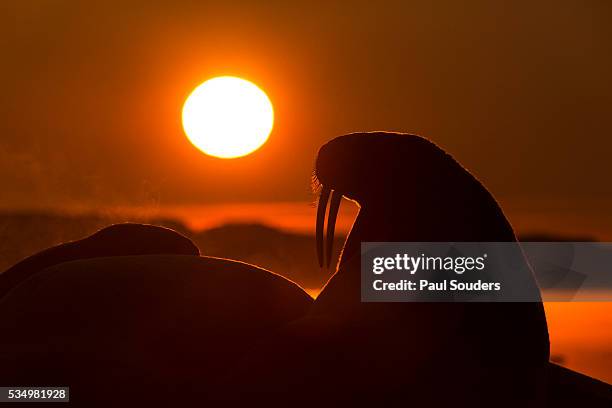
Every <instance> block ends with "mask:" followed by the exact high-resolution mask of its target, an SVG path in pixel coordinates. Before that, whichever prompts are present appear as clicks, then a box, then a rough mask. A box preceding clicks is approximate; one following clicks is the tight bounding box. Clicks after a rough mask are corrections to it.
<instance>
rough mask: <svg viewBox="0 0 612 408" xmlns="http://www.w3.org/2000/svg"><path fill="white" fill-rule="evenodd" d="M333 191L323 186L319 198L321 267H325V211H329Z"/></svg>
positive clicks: (319, 257) (318, 216)
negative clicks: (328, 204)
mask: <svg viewBox="0 0 612 408" xmlns="http://www.w3.org/2000/svg"><path fill="white" fill-rule="evenodd" d="M330 193H331V189H330V188H329V187H325V186H323V190H322V191H321V195H320V196H319V207H318V208H317V227H316V239H317V259H318V260H319V267H320V268H322V267H323V224H324V222H325V210H327V201H328V200H329V194H330Z"/></svg>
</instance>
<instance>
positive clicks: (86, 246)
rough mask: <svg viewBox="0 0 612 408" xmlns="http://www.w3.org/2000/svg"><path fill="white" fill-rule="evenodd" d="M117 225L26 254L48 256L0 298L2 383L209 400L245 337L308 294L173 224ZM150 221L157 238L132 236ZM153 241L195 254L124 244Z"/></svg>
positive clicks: (76, 400) (255, 335)
mask: <svg viewBox="0 0 612 408" xmlns="http://www.w3.org/2000/svg"><path fill="white" fill-rule="evenodd" d="M115 228H116V227H111V228H109V229H105V230H103V231H101V232H99V233H97V234H94V236H92V237H89V238H87V239H85V240H81V241H77V242H74V243H71V244H69V245H67V246H63V247H62V246H61V247H56V248H54V249H55V251H45V252H43V253H42V254H39V255H38V256H34V257H31V258H30V259H31V260H37V261H39V262H38V263H37V262H31V263H30V265H35V266H41V264H42V263H44V262H47V263H48V264H51V263H55V264H54V265H52V266H49V267H47V268H45V269H42V270H39V271H36V273H32V274H30V276H29V278H28V279H25V280H24V281H22V282H20V283H19V284H18V285H16V286H15V287H13V288H12V290H10V291H9V292H8V293H7V294H6V295H5V296H4V297H3V298H1V299H0V333H2V335H1V336H0V383H1V384H11V385H14V386H17V385H23V386H25V385H45V386H52V385H55V386H62V385H64V386H65V385H69V386H70V388H71V403H72V404H73V405H76V406H87V407H90V406H135V405H149V406H172V405H186V404H195V403H196V402H197V403H204V404H205V403H206V401H209V400H211V399H212V398H213V396H214V395H216V394H217V393H219V392H221V390H223V389H225V390H228V388H227V387H225V388H224V387H222V385H223V384H224V382H225V381H226V379H227V377H228V373H229V372H231V371H232V370H233V369H235V366H236V365H237V364H239V361H240V359H241V358H242V356H243V354H244V353H248V352H249V348H250V346H251V344H254V343H256V342H257V341H258V339H260V338H264V337H265V336H266V335H267V334H268V333H269V332H272V331H273V330H275V329H277V328H279V327H281V326H283V325H284V324H286V323H288V322H290V321H292V320H295V319H297V318H299V317H302V316H304V315H305V314H306V313H307V311H308V309H309V307H310V306H311V304H312V298H311V297H310V296H309V295H308V294H307V293H306V292H304V291H303V290H302V289H301V288H300V287H298V286H297V285H295V284H294V283H293V282H291V281H289V280H287V279H285V278H283V277H281V276H279V275H277V274H274V273H272V272H269V271H267V270H265V269H261V268H258V267H256V266H253V265H249V264H246V263H242V262H237V261H230V260H226V259H221V258H212V257H201V256H195V254H194V252H195V253H197V248H195V246H193V244H191V243H190V241H189V240H187V239H186V238H184V237H181V236H180V235H178V234H176V237H175V238H174V239H173V238H172V237H170V238H171V239H170V240H168V239H167V238H168V237H167V236H166V234H168V232H167V230H163V229H159V230H152V229H150V228H149V227H146V228H145V230H146V232H145V233H144V234H142V232H143V230H142V228H140V227H137V226H130V227H125V226H122V227H120V228H118V229H115ZM113 230H114V231H113ZM132 232H135V233H132ZM151 232H153V234H151ZM155 233H161V238H162V239H160V240H158V241H157V242H154V241H150V242H149V244H150V246H149V247H147V248H145V246H146V244H145V243H143V242H141V243H139V244H137V243H136V241H134V239H138V238H142V239H145V240H146V239H152V238H153V237H154V236H155V235H156V234H155ZM157 235H158V238H160V237H159V234H157ZM109 237H112V239H111V240H110V241H109V240H107V238H109ZM179 237H180V238H179ZM164 238H166V243H169V244H170V245H168V246H164V244H163V239H164ZM177 239H178V240H177ZM92 241H94V242H95V243H97V244H100V243H106V244H105V245H94V244H93V243H92ZM113 243H114V244H116V245H119V246H121V245H124V247H123V250H121V249H120V248H119V247H117V248H114V247H113ZM130 245H131V248H128V247H129V246H130ZM155 247H157V249H156V250H157V251H159V252H162V253H163V252H164V251H169V252H170V251H175V252H180V251H184V252H187V253H191V255H155V254H154V255H131V256H126V255H125V254H126V253H129V252H135V251H141V252H145V253H146V251H149V252H150V251H152V250H153V248H155ZM94 248H95V250H94ZM102 248H104V250H105V251H101V249H102ZM102 252H104V253H106V254H108V255H110V254H115V255H122V256H107V257H100V256H99V255H100V254H101V253H102ZM49 254H51V255H54V254H55V255H57V254H60V255H61V256H62V257H59V256H56V257H54V258H53V257H52V259H51V260H49V257H45V256H43V255H49ZM67 254H68V255H70V256H67ZM96 255H97V257H92V256H96ZM79 257H81V258H83V259H79ZM60 259H62V260H68V261H67V262H62V263H59V262H58V261H59V260H60ZM70 259H74V260H70ZM43 261H44V262H43ZM52 261H53V262H52ZM35 269H36V268H32V269H30V271H34V270H35ZM21 270H27V269H25V268H24V269H21Z"/></svg>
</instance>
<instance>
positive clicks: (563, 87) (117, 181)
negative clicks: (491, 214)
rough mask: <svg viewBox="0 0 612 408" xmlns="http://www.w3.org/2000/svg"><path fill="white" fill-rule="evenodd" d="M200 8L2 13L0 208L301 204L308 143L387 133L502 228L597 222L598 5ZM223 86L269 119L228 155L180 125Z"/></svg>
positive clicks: (607, 166)
mask: <svg viewBox="0 0 612 408" xmlns="http://www.w3.org/2000/svg"><path fill="white" fill-rule="evenodd" d="M200 3H202V2H196V1H175V2H156V1H153V2H151V1H147V2H144V1H120V2H119V1H104V2H76V1H65V2H55V1H42V0H41V1H28V2H20V1H8V2H2V5H1V6H0V8H1V10H0V20H1V21H0V41H1V42H2V49H3V57H2V58H3V63H2V64H0V81H2V89H3V98H2V99H1V100H0V119H1V120H0V132H1V134H2V138H0V180H2V183H3V192H2V198H1V200H0V207H1V208H30V207H33V206H36V207H43V208H44V207H62V206H90V207H93V208H103V207H108V206H114V205H132V206H134V205H135V206H151V205H152V206H167V205H208V204H213V205H215V204H216V203H225V202H232V203H242V202H274V201H278V202H295V201H297V202H304V201H309V200H311V199H312V197H311V196H310V192H309V181H310V174H311V171H312V164H313V157H314V155H315V153H316V150H317V148H318V146H319V145H320V144H321V143H323V142H324V141H326V140H328V139H330V138H332V137H333V136H335V135H339V134H342V133H345V132H350V131H357V130H375V129H385V130H400V131H407V132H413V133H417V134H421V135H424V136H427V137H430V138H431V139H433V140H434V141H435V142H437V143H439V144H440V145H441V146H443V147H445V148H446V149H447V150H448V151H450V152H451V153H452V154H453V155H455V156H456V157H457V158H458V159H459V160H460V161H461V162H462V163H463V164H464V165H465V166H466V167H468V168H469V169H471V170H472V171H473V172H474V173H475V174H476V175H477V176H478V177H479V178H480V179H481V180H482V181H483V182H484V183H485V184H486V186H487V187H488V188H489V189H490V190H491V191H492V192H493V193H494V194H495V195H496V197H498V198H499V199H500V200H501V202H502V204H503V206H504V208H510V209H511V212H513V214H514V213H518V212H523V210H522V209H523V208H525V209H526V210H525V211H527V213H528V214H527V215H526V216H525V217H521V218H520V219H519V218H518V217H515V219H514V220H513V222H515V223H523V219H529V217H531V219H534V220H536V221H537V220H540V221H541V220H542V219H544V218H545V217H549V218H550V214H557V213H559V212H561V213H563V214H570V215H571V217H573V218H572V221H571V222H572V223H577V224H578V226H579V227H580V226H581V225H582V223H583V221H581V220H580V219H581V217H582V218H584V217H590V221H588V222H586V224H584V225H586V226H585V228H584V229H586V230H587V231H586V232H587V233H590V232H592V229H591V226H594V227H598V228H601V227H602V223H603V225H605V226H607V225H608V224H610V223H611V222H610V220H609V219H608V218H607V217H608V216H607V212H608V211H607V209H608V208H610V207H609V206H608V205H607V203H609V202H611V201H612V186H611V184H610V183H609V182H608V175H609V174H610V173H611V170H612V161H610V160H609V158H608V155H609V152H610V151H611V150H612V141H610V135H611V134H612V132H611V130H612V122H611V121H610V108H611V107H612V79H611V76H610V75H609V73H610V72H612V52H611V51H612V49H611V47H612V45H611V43H610V41H609V39H610V38H612V27H611V26H610V25H609V24H608V22H609V20H610V17H612V13H611V12H610V11H611V7H612V6H610V5H609V4H608V3H607V2H574V1H544V2H538V4H537V5H535V4H532V2H487V1H481V2H470V5H465V4H463V3H462V2H455V1H447V2H437V3H436V4H435V5H433V4H431V2H429V1H420V2H415V1H412V2H410V1H409V2H388V3H386V4H382V3H380V4H379V3H375V4H373V5H370V2H356V3H354V4H353V5H352V6H351V7H344V6H341V5H331V4H328V2H320V3H316V2H315V3H313V2H304V3H303V4H300V3H299V2H291V3H290V4H289V3H285V2H268V3H267V4H266V5H255V4H253V3H246V2H245V3H243V4H242V3H240V2H237V3H234V2H232V5H228V4H225V3H226V2H219V3H216V4H215V3H212V4H211V3H209V4H206V5H204V4H200ZM224 74H230V75H238V76H242V77H245V78H247V79H250V80H252V81H254V82H255V83H257V84H258V85H259V86H261V87H262V88H263V89H264V90H265V91H266V92H267V93H268V95H269V96H270V98H271V100H272V102H273V103H274V108H275V114H276V123H275V129H274V130H273V132H272V135H271V137H270V140H269V142H268V143H267V144H266V145H265V146H264V147H262V148H261V149H260V150H258V151H257V152H255V153H254V154H253V155H250V156H247V157H245V158H242V159H237V160H230V161H223V160H219V159H214V158H210V157H207V156H204V155H203V154H201V153H200V152H199V151H198V150H197V149H195V148H194V147H193V146H192V145H191V144H190V143H189V142H188V141H187V139H186V138H185V137H184V136H183V133H182V129H181V123H180V110H181V106H182V103H183V101H184V99H185V97H186V96H187V95H188V94H189V92H190V91H191V90H192V89H193V88H194V87H195V86H196V85H198V84H199V83H200V82H202V81H203V80H205V79H207V78H209V77H211V76H216V75H224ZM512 208H519V209H520V211H518V210H517V211H518V212H517V211H514V210H512ZM533 214H540V215H538V216H533ZM593 214H596V215H593ZM599 214H601V215H599ZM543 217H544V218H543ZM564 217H565V216H563V215H562V216H561V218H559V217H556V218H554V219H553V220H551V221H548V222H547V225H550V224H555V225H558V224H560V223H565V222H569V221H567V220H566V219H565V218H564ZM600 217H603V218H600ZM575 218H578V220H577V221H576V220H574V219H575ZM598 220H599V221H601V222H598ZM602 220H603V221H602ZM525 222H527V221H525ZM606 228H607V227H606ZM579 229H580V228H579Z"/></svg>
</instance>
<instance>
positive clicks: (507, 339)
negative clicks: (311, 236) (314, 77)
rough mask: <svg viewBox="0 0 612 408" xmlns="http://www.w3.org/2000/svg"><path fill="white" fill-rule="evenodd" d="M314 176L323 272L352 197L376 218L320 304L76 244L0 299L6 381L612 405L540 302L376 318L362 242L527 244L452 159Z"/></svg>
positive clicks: (365, 139)
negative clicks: (569, 353) (564, 361)
mask: <svg viewBox="0 0 612 408" xmlns="http://www.w3.org/2000/svg"><path fill="white" fill-rule="evenodd" d="M315 173H316V177H317V179H318V181H319V183H320V184H321V185H322V192H321V199H320V211H319V219H318V220H317V241H318V242H317V249H318V251H319V256H320V260H321V263H324V264H330V263H331V257H330V255H329V254H331V249H332V248H331V245H330V243H331V242H333V238H334V228H333V227H334V221H335V217H336V214H337V210H338V205H339V202H340V197H341V196H345V197H347V198H350V199H353V200H355V201H356V202H358V203H359V205H360V207H361V210H360V213H359V216H358V218H357V220H356V222H355V225H354V226H353V229H352V231H351V233H350V235H349V237H348V239H347V242H346V244H345V247H344V250H343V253H342V257H341V259H340V261H339V263H338V268H337V272H336V273H335V274H334V276H333V277H332V278H331V279H330V281H329V282H328V284H327V285H326V286H325V288H324V290H323V292H322V293H321V295H320V296H319V297H318V298H317V299H316V301H314V302H313V301H312V299H311V298H310V297H309V296H307V295H306V294H305V293H304V292H303V291H302V290H301V289H300V288H299V287H298V286H297V285H294V284H293V283H292V282H290V281H288V280H285V279H283V278H281V277H280V276H278V275H275V274H273V273H271V272H268V271H265V270H263V269H260V268H257V267H254V266H251V265H247V264H243V263H240V262H234V261H229V260H223V259H217V258H207V257H199V256H196V254H193V255H154V254H156V253H164V254H167V253H169V252H168V249H167V248H166V246H165V244H159V242H157V243H153V241H154V240H151V242H150V240H148V239H144V240H143V246H144V247H147V244H148V243H149V242H150V243H151V245H152V246H151V247H150V250H147V249H142V248H141V251H143V252H139V254H138V255H137V256H116V255H129V254H126V253H125V252H124V253H117V252H114V251H118V248H114V247H113V244H112V242H113V240H110V241H108V242H110V247H104V248H105V249H104V250H101V248H102V247H101V246H97V245H93V246H91V245H90V243H91V241H90V242H89V243H86V242H85V241H87V240H84V241H81V242H80V243H79V242H76V243H73V244H72V246H73V248H74V252H71V255H70V256H69V257H63V255H62V256H59V257H54V256H51V258H52V259H55V261H51V262H50V261H45V259H47V258H48V257H47V258H46V257H45V256H44V252H43V253H41V254H39V255H37V256H35V257H34V258H32V260H31V261H30V262H29V263H28V261H27V260H26V261H24V263H23V265H22V266H21V267H19V268H17V269H18V270H21V271H22V272H20V273H19V276H21V277H22V278H27V279H25V280H23V281H22V282H17V284H15V282H16V281H15V280H14V281H13V285H12V286H11V290H10V291H9V292H8V293H7V294H6V295H5V296H4V297H3V298H2V299H0V332H1V333H2V337H1V338H0V342H1V343H0V352H1V353H2V355H1V358H2V361H1V364H2V367H1V368H0V370H1V371H0V383H3V384H12V385H19V384H23V385H32V384H45V385H70V386H71V398H72V401H73V403H76V404H79V405H82V406H92V405H100V406H109V405H112V406H119V405H125V406H131V405H133V404H138V405H145V404H148V405H160V406H161V405H175V406H180V405H183V406H187V405H188V406H195V405H204V404H207V403H208V404H214V405H216V406H243V405H255V406H260V405H263V404H266V405H268V406H281V405H282V406H286V405H291V406H307V405H310V406H345V405H348V404H360V405H363V404H366V403H371V404H376V406H397V405H408V404H411V405H413V406H448V405H451V404H453V405H455V406H457V405H458V406H575V405H577V404H580V406H609V404H610V401H611V399H610V398H611V391H610V386H608V385H606V384H603V383H600V382H597V381H595V380H592V379H590V378H588V377H586V376H582V375H580V374H577V373H573V372H571V371H570V370H566V369H563V368H561V367H559V366H556V365H554V364H550V363H549V362H548V358H549V351H548V350H549V344H548V332H547V328H546V319H545V316H544V311H543V308H542V305H541V303H516V304H501V303H488V304H465V303H403V304H391V303H367V304H366V303H361V302H360V291H359V243H360V242H362V241H510V242H513V241H515V240H516V239H515V236H514V233H513V231H512V228H511V227H510V225H509V223H508V222H507V220H506V218H505V217H504V215H503V213H502V211H501V209H500V208H499V206H498V205H497V203H496V202H495V200H494V199H493V197H492V196H491V195H490V194H489V193H488V192H487V191H486V189H485V188H484V187H483V186H482V185H481V184H480V183H479V182H478V181H477V180H476V179H475V178H474V177H473V176H472V175H471V174H469V172H467V171H466V170H465V169H463V168H462V167H461V166H460V165H459V164H458V163H457V162H456V161H455V160H453V159H452V158H451V157H450V156H449V155H447V154H446V153H444V152H443V151H442V150H441V149H440V148H438V147H437V146H435V145H434V144H432V143H430V142H428V141H427V140H425V139H422V138H419V137H416V136H411V135H400V134H390V133H368V134H353V135H347V136H343V137H340V138H337V139H334V140H333V141H331V142H330V143H328V144H326V145H325V146H323V147H322V148H321V150H320V152H319V155H318V157H317V162H316V169H315ZM328 201H329V203H330V205H329V219H328V223H327V224H328V227H327V234H326V241H327V245H326V244H325V242H324V239H323V235H324V234H323V229H324V228H323V227H324V216H325V212H326V205H327V202H328ZM177 235H178V234H177ZM94 236H95V235H94ZM133 238H135V235H134V234H132V233H131V232H130V231H127V230H126V231H125V234H124V235H122V238H121V239H120V240H119V241H117V246H123V245H124V243H125V242H130V241H131V240H132V239H133ZM175 242H184V241H183V240H182V239H181V238H180V236H179V237H175V238H173V239H171V240H170V241H169V244H168V245H169V247H172V248H174V250H173V251H170V253H176V252H174V251H176V250H177V249H176V248H177V247H176V245H175V244H174V243H175ZM80 245H83V247H82V249H79V248H80ZM88 245H90V246H88ZM180 247H181V248H190V246H189V245H187V246H185V247H183V246H180ZM59 253H61V251H59ZM142 253H144V254H146V255H143V254H142ZM79 258H81V260H78V259H79ZM83 258H91V259H83ZM67 261H70V262H67ZM28 265H30V266H28ZM16 267H17V266H16ZM16 267H15V268H16ZM14 276H17V275H16V274H14ZM532 284H533V287H534V288H536V289H537V286H536V285H535V282H532ZM109 390H112V393H111V392H109Z"/></svg>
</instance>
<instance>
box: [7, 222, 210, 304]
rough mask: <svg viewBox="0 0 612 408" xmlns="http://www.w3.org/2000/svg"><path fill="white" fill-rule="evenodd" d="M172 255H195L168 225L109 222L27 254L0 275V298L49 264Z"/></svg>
mask: <svg viewBox="0 0 612 408" xmlns="http://www.w3.org/2000/svg"><path fill="white" fill-rule="evenodd" d="M147 254H176V255H196V256H197V255H199V254H200V250H199V249H198V247H197V246H196V245H195V244H194V243H193V242H192V241H191V240H190V239H189V238H187V237H185V236H183V235H181V234H179V233H178V232H176V231H174V230H171V229H169V228H164V227H158V226H155V225H147V224H134V223H124V224H115V225H110V226H108V227H105V228H103V229H101V230H100V231H97V232H95V233H94V234H92V235H90V236H88V237H86V238H83V239H80V240H77V241H72V242H66V243H63V244H60V245H57V246H54V247H51V248H48V249H45V250H44V251H41V252H38V253H36V254H34V255H32V256H29V257H27V258H25V259H23V260H22V261H20V262H18V263H16V264H15V265H13V266H12V267H10V268H9V269H7V270H6V271H4V272H3V273H2V274H0V299H1V298H2V297H3V296H4V295H6V294H7V293H8V292H9V291H10V290H11V289H12V288H13V287H15V286H17V285H18V284H20V283H21V282H23V281H25V280H26V279H28V278H29V277H30V276H32V275H35V274H36V273H38V272H40V271H42V270H43V269H45V268H48V267H50V266H53V265H57V264H60V263H63V262H68V261H74V260H77V259H88V258H100V257H105V256H126V255H147Z"/></svg>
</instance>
